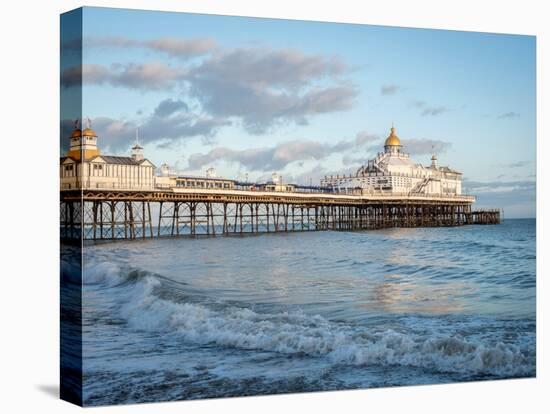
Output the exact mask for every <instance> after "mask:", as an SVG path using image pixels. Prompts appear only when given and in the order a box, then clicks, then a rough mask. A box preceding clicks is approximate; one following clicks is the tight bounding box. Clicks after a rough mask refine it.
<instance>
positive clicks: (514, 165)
mask: <svg viewBox="0 0 550 414" xmlns="http://www.w3.org/2000/svg"><path fill="white" fill-rule="evenodd" d="M529 164H531V162H530V161H516V162H511V163H508V164H497V165H495V167H501V168H520V167H525V166H527V165H529Z"/></svg>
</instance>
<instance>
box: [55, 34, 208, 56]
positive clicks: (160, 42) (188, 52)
mask: <svg viewBox="0 0 550 414" xmlns="http://www.w3.org/2000/svg"><path fill="white" fill-rule="evenodd" d="M218 47H219V46H218V43H217V42H216V41H215V40H214V39H212V38H209V37H200V38H179V37H163V38H159V39H150V40H136V39H130V38H127V37H123V36H107V37H86V38H84V39H83V41H82V42H81V41H80V39H77V40H71V41H69V42H65V43H64V44H63V48H65V49H78V50H80V48H83V49H84V50H86V49H90V48H121V49H127V48H143V49H148V50H151V51H154V52H160V53H163V54H167V55H170V56H173V57H178V58H184V59H189V58H193V57H197V56H202V55H206V54H209V53H212V52H214V51H215V50H216V49H218Z"/></svg>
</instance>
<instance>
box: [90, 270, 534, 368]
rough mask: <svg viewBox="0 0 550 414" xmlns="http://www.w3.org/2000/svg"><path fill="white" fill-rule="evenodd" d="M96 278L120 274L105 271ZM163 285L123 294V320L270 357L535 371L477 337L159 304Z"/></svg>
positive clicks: (144, 282) (513, 351) (152, 282)
mask: <svg viewBox="0 0 550 414" xmlns="http://www.w3.org/2000/svg"><path fill="white" fill-rule="evenodd" d="M96 269H97V273H96V274H94V276H92V279H93V278H94V277H98V278H101V277H100V276H98V274H99V273H102V274H113V273H115V274H116V273H117V271H116V270H114V269H113V268H111V267H109V266H107V265H105V266H104V267H97V268H96ZM160 288H161V281H160V280H159V279H158V278H156V277H154V276H146V277H143V278H140V279H139V281H137V282H136V283H135V284H134V285H133V286H132V287H131V288H130V290H126V291H125V294H124V296H125V298H126V300H125V303H124V304H123V305H122V307H121V313H122V316H123V317H124V318H125V319H126V320H127V321H128V323H129V325H130V327H132V328H134V329H139V330H158V331H159V334H160V332H178V333H179V334H180V335H181V336H182V339H183V340H185V341H190V342H193V343H199V344H216V345H219V346H225V347H234V348H239V349H247V350H263V351H272V352H278V353H283V354H299V355H307V356H311V357H321V358H326V359H327V360H328V361H330V362H331V363H333V364H349V365H356V366H370V365H382V366H385V365H398V366H413V367H421V368H426V369H430V370H433V371H436V372H455V373H464V374H495V375H501V376H517V375H524V374H525V375H526V374H529V373H531V372H533V371H534V356H533V355H529V353H528V351H527V350H525V349H520V347H518V346H515V345H511V344H505V343H503V342H498V341H495V342H493V343H483V342H481V340H479V339H475V338H462V337H460V336H450V335H438V334H437V333H432V334H415V333H411V332H407V333H403V332H397V331H394V330H391V329H386V330H372V331H369V329H368V328H367V327H364V326H351V325H345V324H338V323H334V322H331V321H328V320H326V319H324V318H322V317H321V316H310V315H307V314H305V313H303V312H282V313H276V314H273V313H272V314H263V313H257V312H254V311H253V310H251V309H247V308H238V307H226V308H223V309H220V310H218V309H216V310H215V309H214V308H211V307H208V306H206V305H203V304H192V303H185V302H184V303H178V302H174V301H170V300H166V299H161V298H160V297H159V296H158V295H157V293H156V292H157V289H160Z"/></svg>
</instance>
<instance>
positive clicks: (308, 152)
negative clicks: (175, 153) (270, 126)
mask: <svg viewBox="0 0 550 414" xmlns="http://www.w3.org/2000/svg"><path fill="white" fill-rule="evenodd" d="M330 151H331V147H330V145H326V144H322V143H319V142H315V141H300V140H294V141H288V142H283V143H280V144H277V145H276V146H274V147H263V148H250V149H245V150H232V149H229V148H224V147H218V148H214V149H212V150H210V151H209V152H208V153H206V154H192V155H191V156H190V157H189V168H190V169H200V168H202V167H204V166H206V165H210V164H212V163H214V162H216V161H220V160H224V161H227V162H231V163H238V164H240V165H242V166H243V167H245V168H247V169H249V170H251V171H272V170H281V169H283V168H284V167H286V166H287V165H288V164H290V163H292V162H294V161H304V160H311V159H314V160H319V159H322V158H325V157H326V156H327V155H328V154H329V153H330Z"/></svg>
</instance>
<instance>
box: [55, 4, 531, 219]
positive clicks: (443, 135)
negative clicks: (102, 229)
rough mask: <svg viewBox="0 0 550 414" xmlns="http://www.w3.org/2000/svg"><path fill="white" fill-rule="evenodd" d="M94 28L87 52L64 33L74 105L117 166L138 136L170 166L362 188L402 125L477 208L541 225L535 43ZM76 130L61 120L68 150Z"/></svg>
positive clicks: (173, 22) (166, 25)
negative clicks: (340, 178)
mask: <svg viewBox="0 0 550 414" xmlns="http://www.w3.org/2000/svg"><path fill="white" fill-rule="evenodd" d="M82 16H83V18H82V22H83V23H82V25H83V27H82V42H80V41H78V39H76V40H77V41H75V39H74V37H73V36H72V35H71V34H70V33H71V31H70V30H66V31H63V28H62V39H61V42H62V52H64V53H65V56H70V55H71V53H74V56H80V53H81V56H82V65H80V61H79V60H80V59H62V62H61V92H62V94H65V96H72V97H75V96H78V97H79V99H80V94H81V99H82V116H83V117H87V118H89V119H90V121H91V124H92V127H93V129H94V130H95V131H96V132H97V134H98V136H99V138H98V145H99V146H100V149H101V151H102V153H104V154H113V155H128V154H129V153H130V147H131V146H132V145H133V143H134V142H135V139H136V129H139V142H140V144H141V145H142V146H143V147H144V152H145V156H146V157H147V158H148V159H149V160H151V161H152V162H153V163H154V164H155V165H156V166H160V165H161V164H163V163H167V164H168V165H170V167H171V169H172V170H173V171H175V172H180V173H182V174H193V175H204V172H205V170H206V169H207V168H209V167H214V168H215V169H216V171H217V174H218V175H220V176H224V177H229V178H237V179H244V178H248V179H249V180H251V181H262V180H265V179H267V178H268V177H270V176H271V173H272V172H278V173H279V174H281V175H282V176H283V180H284V181H286V182H295V183H300V184H310V183H312V184H314V185H315V184H319V180H320V178H322V177H323V176H324V175H332V174H350V173H354V172H355V171H356V170H357V168H359V167H360V166H361V165H362V164H364V163H366V161H367V160H368V159H371V158H373V157H374V156H375V155H376V153H377V152H379V151H382V149H383V142H384V139H385V138H386V137H387V135H388V134H389V129H390V127H391V126H392V124H393V125H394V126H395V128H396V131H397V134H398V135H399V137H400V138H401V143H402V144H403V146H404V150H405V152H408V153H410V154H411V157H412V158H413V159H414V160H415V161H417V162H419V163H422V164H429V162H430V161H429V158H430V157H431V155H432V152H436V153H437V155H438V158H439V163H440V164H441V165H448V166H449V167H451V168H453V169H456V170H458V171H461V172H462V173H463V192H465V193H468V194H473V195H475V196H477V202H476V208H484V207H491V208H502V209H503V210H504V217H510V218H511V217H534V216H535V179H536V177H535V173H536V164H535V162H536V118H535V117H536V96H535V90H536V89H535V87H536V85H535V80H536V73H535V48H536V38H535V37H534V36H524V35H503V34H490V33H476V32H459V31H444V30H427V29H412V28H398V27H388V26H371V25H357V24H341V23H321V22H307V21H291V20H280V19H258V18H245V17H229V16H215V15H200V14H186V13H170V12H151V11H136V10H124V9H108V8H90V7H86V8H84V9H83V12H82ZM80 45H82V46H80ZM80 47H82V49H81V50H80ZM81 84H82V89H80V85H81ZM79 109H80V108H79ZM62 112H63V111H62ZM69 112H70V111H69ZM76 112H77V113H79V112H80V111H76ZM64 113H65V115H67V113H68V112H66V111H65V112H64ZM78 116H79V115H75V116H73V117H71V116H69V115H67V116H66V118H64V119H62V120H61V134H62V136H61V142H62V151H64V150H65V148H66V145H67V143H68V136H69V135H68V134H70V131H71V129H72V128H73V126H74V119H71V118H74V117H78ZM84 123H86V122H84Z"/></svg>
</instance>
